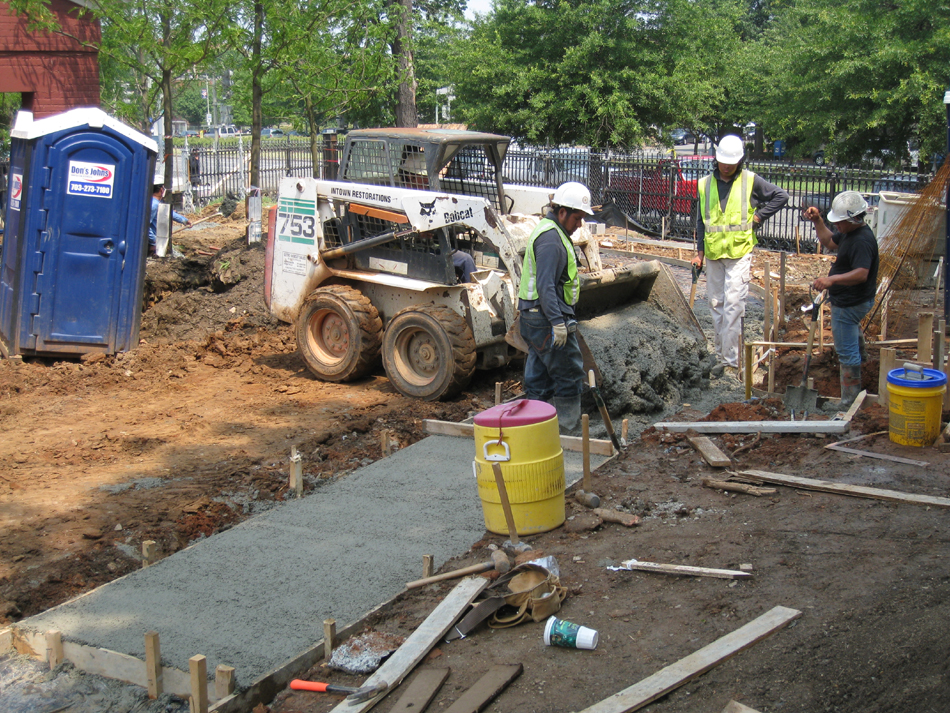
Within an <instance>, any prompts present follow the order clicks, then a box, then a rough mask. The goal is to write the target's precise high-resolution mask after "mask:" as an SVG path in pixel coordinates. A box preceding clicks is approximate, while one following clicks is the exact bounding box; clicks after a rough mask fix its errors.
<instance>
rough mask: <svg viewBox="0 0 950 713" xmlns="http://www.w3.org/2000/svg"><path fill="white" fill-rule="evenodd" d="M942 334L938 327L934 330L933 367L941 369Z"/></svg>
mask: <svg viewBox="0 0 950 713" xmlns="http://www.w3.org/2000/svg"><path fill="white" fill-rule="evenodd" d="M943 349H944V334H943V332H942V331H940V330H939V329H935V330H934V361H933V365H934V369H936V370H937V371H943Z"/></svg>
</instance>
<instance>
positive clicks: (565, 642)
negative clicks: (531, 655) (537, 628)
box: [544, 616, 599, 649]
mask: <svg viewBox="0 0 950 713" xmlns="http://www.w3.org/2000/svg"><path fill="white" fill-rule="evenodd" d="M598 637H599V635H598V633H597V631H596V630H595V629H588V628H587V627H586V626H581V625H580V624H575V623H574V622H571V621H564V620H563V619H558V618H557V617H555V616H552V617H549V618H548V621H547V623H546V624H545V625H544V643H545V645H546V646H563V647H564V648H566V649H596V648H597V639H598Z"/></svg>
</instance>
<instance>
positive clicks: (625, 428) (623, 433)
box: [620, 418, 630, 445]
mask: <svg viewBox="0 0 950 713" xmlns="http://www.w3.org/2000/svg"><path fill="white" fill-rule="evenodd" d="M629 433H630V419H629V418H625V419H624V420H623V421H621V422H620V442H621V443H623V444H624V445H627V436H628V435H629Z"/></svg>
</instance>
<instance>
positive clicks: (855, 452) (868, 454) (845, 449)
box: [825, 443, 930, 468]
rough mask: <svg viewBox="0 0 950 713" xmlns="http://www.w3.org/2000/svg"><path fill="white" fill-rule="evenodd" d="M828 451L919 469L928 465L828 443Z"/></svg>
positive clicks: (921, 461)
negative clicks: (913, 466) (912, 466)
mask: <svg viewBox="0 0 950 713" xmlns="http://www.w3.org/2000/svg"><path fill="white" fill-rule="evenodd" d="M825 448H827V449H828V450H830V451H841V452H842V453H850V454H851V455H856V456H864V457H865V458H874V459H876V460H886V461H890V462H891V463H904V464H905V465H916V466H919V467H921V468H922V467H925V466H928V465H930V463H928V462H927V461H925V460H913V459H911V458H901V457H900V456H891V455H888V454H887V453H874V452H873V451H862V450H858V449H857V448H849V447H848V446H839V445H838V444H837V443H829V444H828V445H827V446H825Z"/></svg>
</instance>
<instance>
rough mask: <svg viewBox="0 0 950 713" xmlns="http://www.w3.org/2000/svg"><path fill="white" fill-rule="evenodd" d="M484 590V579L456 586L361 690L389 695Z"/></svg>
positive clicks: (340, 712)
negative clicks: (383, 687)
mask: <svg viewBox="0 0 950 713" xmlns="http://www.w3.org/2000/svg"><path fill="white" fill-rule="evenodd" d="M487 586H488V580H487V579H485V578H484V577H469V578H468V579H463V580H462V581H461V582H459V583H458V584H456V585H455V588H454V589H453V590H452V591H451V592H449V594H448V596H446V597H445V599H443V600H442V601H441V602H440V603H439V606H437V607H436V608H435V609H433V610H432V613H431V614H429V616H427V617H426V620H425V621H424V622H422V624H420V625H419V628H418V629H416V630H415V631H414V632H412V633H411V634H410V635H409V638H407V639H406V640H405V641H404V642H403V644H402V646H400V647H399V648H398V649H396V651H395V653H393V655H392V656H390V657H389V658H388V659H386V661H385V663H383V665H382V666H380V667H379V668H378V669H376V673H374V674H373V675H372V676H370V677H369V678H367V679H366V680H365V681H363V686H375V685H377V684H379V683H387V684H389V691H392V690H393V689H394V688H395V687H396V686H398V685H399V683H400V682H401V681H402V679H404V678H405V677H406V676H408V675H409V673H410V672H411V671H412V669H414V668H415V667H416V666H417V665H418V664H419V662H420V661H422V659H423V658H425V656H426V654H428V653H429V651H431V650H432V647H434V646H435V645H436V644H437V643H439V641H441V639H442V637H444V636H445V634H446V632H447V631H448V630H449V629H450V628H452V624H454V623H455V620H456V619H458V618H459V616H461V614H462V612H463V611H464V610H465V608H466V607H468V605H469V604H471V603H472V600H473V599H475V597H477V596H478V595H479V593H480V592H481V591H482V590H483V589H484V588H485V587H487ZM385 697H386V696H385V694H384V695H382V696H377V697H376V698H373V699H372V700H369V701H365V702H364V703H360V704H355V705H354V704H350V703H347V702H346V701H343V702H342V703H340V704H339V705H338V706H336V707H335V708H333V710H332V711H331V713H364V711H368V710H369V709H370V708H372V707H373V706H375V705H376V704H377V703H379V702H380V701H381V700H383V698H385Z"/></svg>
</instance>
